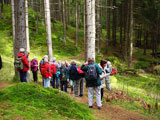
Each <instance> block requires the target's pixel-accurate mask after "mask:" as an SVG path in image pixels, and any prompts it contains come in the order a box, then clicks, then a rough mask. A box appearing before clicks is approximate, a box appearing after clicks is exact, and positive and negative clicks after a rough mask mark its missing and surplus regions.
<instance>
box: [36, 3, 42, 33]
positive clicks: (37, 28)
mask: <svg viewBox="0 0 160 120" xmlns="http://www.w3.org/2000/svg"><path fill="white" fill-rule="evenodd" d="M36 3H37V7H36V12H37V13H36V20H37V24H36V32H37V33H38V31H39V17H38V13H39V4H38V0H36ZM40 9H41V8H40Z"/></svg>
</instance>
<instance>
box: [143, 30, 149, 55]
mask: <svg viewBox="0 0 160 120" xmlns="http://www.w3.org/2000/svg"><path fill="white" fill-rule="evenodd" d="M147 34H148V33H147V32H146V31H145V30H144V48H143V49H144V52H143V54H144V55H146V47H147V46H146V43H147Z"/></svg>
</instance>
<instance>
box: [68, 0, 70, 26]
mask: <svg viewBox="0 0 160 120" xmlns="http://www.w3.org/2000/svg"><path fill="white" fill-rule="evenodd" d="M67 9H68V10H67V19H68V20H67V21H68V24H70V23H69V20H70V5H69V0H67Z"/></svg>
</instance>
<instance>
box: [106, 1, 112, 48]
mask: <svg viewBox="0 0 160 120" xmlns="http://www.w3.org/2000/svg"><path fill="white" fill-rule="evenodd" d="M109 6H111V0H107V9H106V10H107V12H106V13H107V21H106V25H107V34H106V35H107V36H106V38H107V46H108V45H109V41H110V40H111V34H110V33H111V32H110V31H111V28H110V19H111V10H110V8H108V7H109Z"/></svg>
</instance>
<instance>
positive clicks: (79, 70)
mask: <svg viewBox="0 0 160 120" xmlns="http://www.w3.org/2000/svg"><path fill="white" fill-rule="evenodd" d="M77 71H78V74H79V75H80V76H82V77H83V76H84V75H85V73H84V72H83V71H82V70H81V67H80V66H78V68H77Z"/></svg>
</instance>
